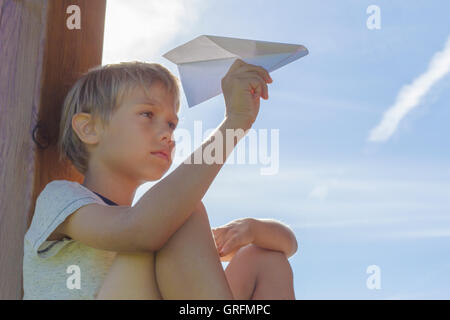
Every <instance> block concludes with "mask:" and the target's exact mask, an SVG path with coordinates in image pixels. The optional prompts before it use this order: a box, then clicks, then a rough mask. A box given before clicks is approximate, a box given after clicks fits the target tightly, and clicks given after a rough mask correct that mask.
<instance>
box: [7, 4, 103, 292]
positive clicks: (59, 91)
mask: <svg viewBox="0 0 450 320" xmlns="http://www.w3.org/2000/svg"><path fill="white" fill-rule="evenodd" d="M70 5H77V6H78V7H79V8H80V13H81V15H80V17H81V20H80V21H81V24H80V29H76V28H75V29H69V28H68V26H67V24H66V21H67V19H69V18H70V17H71V16H72V14H73V12H69V13H67V12H66V10H67V8H68V7H69V6H70ZM105 9H106V0H95V1H92V0H70V1H68V0H39V1H36V0H20V1H18V0H0V299H21V298H22V296H23V290H22V259H23V240H24V239H23V238H24V235H25V232H26V230H27V229H28V227H29V224H30V223H31V218H32V215H33V212H34V206H35V201H36V198H37V196H38V195H39V193H40V192H41V191H42V189H43V188H44V187H45V185H46V184H47V183H48V182H50V181H52V180H55V179H67V180H72V181H78V182H80V183H81V182H82V181H83V176H82V175H81V174H80V173H79V172H78V171H76V169H75V168H74V167H73V166H72V164H71V163H67V162H59V160H58V154H57V149H56V142H57V137H58V131H59V119H60V114H61V107H62V102H63V100H64V97H65V95H66V93H67V91H68V90H69V88H70V86H71V85H72V84H73V83H74V82H75V80H76V79H77V78H78V77H79V76H80V75H81V74H82V73H84V72H86V71H87V70H89V69H90V68H92V67H94V66H97V65H100V64H101V59H102V48H103V30H104V20H105Z"/></svg>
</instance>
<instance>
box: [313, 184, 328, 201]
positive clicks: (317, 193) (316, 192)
mask: <svg viewBox="0 0 450 320" xmlns="http://www.w3.org/2000/svg"><path fill="white" fill-rule="evenodd" d="M327 195H328V186H325V185H323V186H316V187H315V188H314V189H313V190H312V191H311V192H310V193H309V195H308V198H312V199H320V200H324V199H325V198H326V197H327Z"/></svg>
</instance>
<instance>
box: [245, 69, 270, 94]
mask: <svg viewBox="0 0 450 320" xmlns="http://www.w3.org/2000/svg"><path fill="white" fill-rule="evenodd" d="M239 79H240V80H244V81H250V91H251V92H252V95H254V96H255V97H260V96H261V97H262V98H263V99H268V98H269V88H268V87H267V84H266V83H265V82H264V79H262V78H261V76H259V75H257V74H255V75H253V76H252V77H242V78H239Z"/></svg>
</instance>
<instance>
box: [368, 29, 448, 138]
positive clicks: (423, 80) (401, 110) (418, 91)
mask: <svg viewBox="0 0 450 320" xmlns="http://www.w3.org/2000/svg"><path fill="white" fill-rule="evenodd" d="M449 72H450V37H449V38H448V39H447V43H446V45H445V48H444V49H443V50H442V51H440V52H437V53H436V54H435V55H434V56H433V58H432V59H431V61H430V64H429V66H428V70H427V71H426V72H425V73H423V74H421V75H420V76H419V77H417V78H416V79H414V81H413V82H412V83H411V84H409V85H406V86H404V87H403V88H402V89H401V90H400V91H399V93H398V95H397V99H396V101H395V103H394V105H393V106H391V107H390V108H389V109H388V110H387V111H386V112H385V113H384V116H383V119H382V120H381V122H380V123H379V124H378V125H377V126H376V127H375V128H374V129H372V131H371V132H370V134H369V137H368V140H369V141H372V142H376V141H386V140H388V139H389V138H390V137H391V136H392V134H393V133H394V132H395V130H396V129H397V126H398V124H399V123H400V121H401V120H402V119H403V118H404V117H405V116H406V115H407V114H408V112H410V111H411V110H412V109H414V108H415V107H417V105H418V104H419V103H420V102H421V99H422V98H423V97H424V96H425V95H426V94H427V93H428V91H429V90H430V89H431V87H432V86H433V85H434V84H436V83H437V82H438V81H439V80H441V79H442V78H443V77H444V76H445V75H447V74H448V73H449Z"/></svg>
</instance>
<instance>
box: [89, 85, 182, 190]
mask: <svg viewBox="0 0 450 320" xmlns="http://www.w3.org/2000/svg"><path fill="white" fill-rule="evenodd" d="M150 97H151V99H152V100H153V101H150V100H149V98H148V97H147V95H146V94H145V92H144V91H143V90H142V89H141V88H135V89H134V90H133V91H132V92H130V94H129V95H128V96H126V97H125V98H124V99H123V102H122V104H121V105H120V106H119V108H118V109H117V111H116V112H115V113H114V115H113V116H112V118H111V121H110V123H109V125H108V128H107V129H106V130H105V132H103V134H102V138H101V142H100V143H99V144H98V148H97V150H96V151H95V152H96V157H97V159H98V160H100V162H102V165H103V166H105V165H106V166H107V167H108V169H109V170H111V172H115V173H118V174H119V175H126V176H127V178H132V179H136V180H137V181H139V183H143V182H145V181H152V180H158V179H160V178H161V177H162V176H163V175H164V173H165V172H166V171H167V170H168V169H169V167H170V166H171V164H172V153H173V151H174V148H175V142H174V141H173V140H172V139H173V132H174V130H175V127H176V125H177V124H178V117H177V114H176V105H175V101H174V97H173V96H172V95H171V94H170V93H168V92H167V90H166V89H165V87H164V86H163V85H162V84H161V83H159V82H155V83H153V84H152V86H151V88H150ZM160 150H164V151H165V152H166V153H167V155H168V159H164V158H162V157H159V156H157V155H154V154H152V152H156V151H160Z"/></svg>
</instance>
